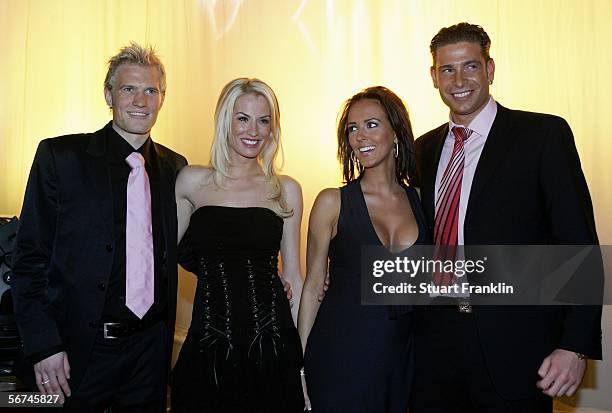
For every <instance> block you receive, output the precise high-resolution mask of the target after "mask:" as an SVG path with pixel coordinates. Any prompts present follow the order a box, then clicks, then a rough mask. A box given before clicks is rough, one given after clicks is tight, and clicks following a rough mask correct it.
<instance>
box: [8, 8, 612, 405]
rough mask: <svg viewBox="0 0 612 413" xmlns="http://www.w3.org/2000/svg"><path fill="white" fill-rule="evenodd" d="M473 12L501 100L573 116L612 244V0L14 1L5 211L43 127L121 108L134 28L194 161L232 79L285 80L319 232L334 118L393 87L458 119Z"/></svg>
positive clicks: (168, 131) (290, 160)
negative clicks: (456, 29) (457, 81)
mask: <svg viewBox="0 0 612 413" xmlns="http://www.w3.org/2000/svg"><path fill="white" fill-rule="evenodd" d="M459 21H469V22H473V23H478V24H481V25H482V26H483V27H484V28H485V29H486V30H487V31H488V33H489V35H490V36H491V38H492V41H493V44H492V48H491V55H492V57H493V58H494V59H495V61H496V68H497V71H496V76H495V83H494V85H493V89H492V93H493V95H494V97H495V98H496V99H497V100H498V101H499V102H500V103H502V104H504V105H505V106H507V107H511V108H520V109H525V110H532V111H540V112H547V113H554V114H557V115H560V116H563V117H565V118H566V119H567V120H568V122H569V123H570V125H571V126H572V128H573V131H574V134H575V137H576V145H577V147H578V151H579V153H580V155H581V159H582V166H583V169H584V171H585V174H586V177H587V180H588V182H589V186H590V189H591V195H592V198H593V202H594V206H595V214H596V219H597V225H598V231H599V235H600V240H601V242H602V243H604V244H612V217H611V214H610V212H612V155H610V150H609V149H608V148H609V145H610V136H609V135H610V134H609V119H610V113H611V112H612V76H610V74H609V72H610V68H611V67H612V52H611V50H612V49H611V48H610V46H609V44H608V43H609V39H610V38H612V24H610V22H611V21H612V2H611V1H610V0H582V1H577V0H548V1H546V0H514V1H509V0H508V1H501V0H498V1H490V0H432V1H425V0H378V1H376V0H370V1H367V0H182V1H174V0H129V1H128V0H0V53H1V60H0V165H1V171H2V173H1V174H0V215H14V214H19V212H20V208H21V202H22V199H23V192H24V189H25V184H26V180H27V175H28V172H29V168H30V165H31V162H32V158H33V155H34V151H35V149H36V146H37V144H38V142H39V141H40V140H41V139H43V138H45V137H50V136H56V135H60V134H66V133H75V132H82V131H93V130H96V129H98V128H100V127H101V126H102V125H103V124H104V123H105V122H107V121H108V120H109V119H110V113H109V111H108V109H107V107H106V105H105V103H104V99H103V94H102V82H103V78H104V74H105V71H106V67H105V62H106V60H107V59H108V57H109V56H111V55H113V54H114V53H116V51H117V50H118V49H119V47H121V46H122V45H125V44H127V43H128V42H129V41H131V40H134V41H137V42H140V43H144V44H152V45H155V46H156V47H157V49H158V51H159V53H160V55H161V56H162V58H163V60H164V62H165V64H166V69H167V72H168V90H167V96H166V101H165V104H164V108H163V109H162V111H161V113H160V117H159V119H158V122H157V125H156V126H155V128H154V130H153V136H154V138H155V139H156V140H157V141H159V142H161V143H164V144H166V145H168V146H170V147H172V148H173V149H175V150H176V151H178V152H180V153H183V154H185V155H186V156H187V157H188V159H189V161H190V163H206V162H207V161H208V156H209V146H210V142H211V136H212V115H213V111H214V106H215V103H216V99H217V95H218V93H219V91H220V90H221V88H222V86H223V85H224V84H225V83H227V82H228V81H229V80H231V79H233V78H235V77H239V76H249V77H259V78H261V79H263V80H264V81H266V82H268V83H269V84H270V85H271V86H272V88H273V89H274V90H275V91H276V93H277V95H278V98H279V101H280V105H281V115H282V117H281V120H282V127H283V145H284V153H285V164H284V169H283V172H284V173H286V174H289V175H291V176H293V177H295V178H296V179H297V180H298V181H300V182H301V184H302V186H303V190H304V204H305V211H304V212H305V215H304V217H305V218H304V231H303V232H304V234H305V229H306V224H307V217H308V213H309V211H310V208H311V205H312V202H313V200H314V197H315V196H316V194H317V193H318V191H319V190H320V189H322V188H324V187H328V186H338V185H339V184H340V175H339V168H338V164H337V161H336V157H335V152H336V144H335V122H336V116H337V113H338V110H339V108H340V105H341V103H342V102H343V100H345V99H346V98H348V97H349V96H350V95H352V94H353V93H355V92H357V91H358V90H360V89H362V88H364V87H366V86H370V85H375V84H382V85H385V86H387V87H389V88H391V89H392V90H394V91H395V92H396V93H398V94H399V95H400V96H401V97H402V98H403V99H404V100H405V102H406V103H407V105H408V107H409V110H410V113H411V118H412V121H413V126H414V130H415V134H416V135H419V134H422V133H424V132H426V131H427V130H429V129H431V128H433V127H435V126H437V125H439V124H441V123H442V122H444V121H445V120H446V119H447V110H446V108H445V107H444V106H443V104H442V103H441V101H440V99H439V97H438V95H437V91H436V90H434V89H433V87H432V85H431V81H430V79H429V71H428V68H429V65H430V64H431V62H430V60H431V59H430V55H429V51H428V44H429V41H430V39H431V37H432V36H433V35H434V34H435V33H436V32H437V30H438V29H439V28H441V27H443V26H447V25H450V24H453V23H456V22H459ZM524 150H525V151H528V150H529V148H527V147H526V148H525V149H524ZM516 167H517V168H520V167H521V165H517V166H516ZM303 241H305V236H303ZM302 249H304V246H303V248H302ZM192 284H193V280H192V279H191V278H188V277H185V276H184V275H183V278H182V286H183V289H182V292H181V297H180V304H179V305H180V307H179V320H178V322H179V325H180V324H182V325H187V324H188V322H189V308H190V307H189V305H190V304H189V302H190V300H191V298H192V296H191V292H190V288H192V287H193V285H192ZM608 315H609V314H608ZM608 323H609V322H608ZM607 334H609V330H608V333H607ZM604 339H605V340H607V342H606V343H607V344H606V346H607V348H608V349H610V348H612V343H611V341H612V340H611V339H610V338H609V337H608V336H606V337H604ZM606 371H607V372H608V373H606ZM596 373H597V377H596V380H594V381H595V382H596V384H593V383H591V384H590V386H591V387H593V388H594V390H592V391H591V390H587V391H586V392H585V391H583V395H584V396H583V400H585V401H583V402H581V403H590V404H591V405H594V406H595V405H600V406H602V407H603V405H602V403H604V404H608V403H609V405H612V402H611V401H610V400H609V398H610V397H609V396H607V397H608V399H606V395H605V394H603V393H604V391H603V388H605V386H604V387H602V386H601V383H602V382H603V383H607V384H608V388H609V387H610V386H609V385H610V384H611V383H612V368H598V369H597V370H596ZM585 394H586V395H585Z"/></svg>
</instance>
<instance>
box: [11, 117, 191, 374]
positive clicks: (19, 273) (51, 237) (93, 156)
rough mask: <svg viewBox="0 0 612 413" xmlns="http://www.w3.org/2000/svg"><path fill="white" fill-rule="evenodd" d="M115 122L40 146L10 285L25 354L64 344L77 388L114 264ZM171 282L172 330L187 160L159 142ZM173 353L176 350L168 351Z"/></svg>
mask: <svg viewBox="0 0 612 413" xmlns="http://www.w3.org/2000/svg"><path fill="white" fill-rule="evenodd" d="M107 128H111V123H109V124H107V125H106V126H105V127H104V128H103V129H101V130H99V131H97V132H95V133H89V134H79V135H68V136H62V137H58V138H51V139H45V140H43V141H42V142H40V144H39V146H38V150H37V152H36V156H35V158H34V163H33V165H32V169H31V171H30V177H29V179H28V185H27V189H26V193H25V199H24V204H23V208H22V211H21V224H20V228H19V232H18V235H17V238H16V241H15V248H14V251H15V252H14V257H15V261H14V268H13V279H12V283H11V287H12V294H13V300H14V308H15V318H16V321H17V324H18V327H19V331H20V333H21V336H22V339H23V343H24V353H25V356H26V357H28V356H32V355H36V354H40V353H44V352H45V351H48V350H49V349H52V348H54V347H58V346H62V347H63V348H64V349H65V350H66V352H67V354H68V360H69V362H70V366H71V382H72V383H73V386H74V385H75V384H78V383H79V382H80V379H81V378H82V376H83V373H84V372H85V369H86V367H87V361H88V359H89V356H90V353H91V350H92V346H93V342H94V337H95V334H96V331H97V329H98V327H99V326H98V322H99V320H100V317H101V314H102V310H103V307H104V302H105V294H106V289H105V286H106V285H108V279H109V277H110V273H111V267H112V260H113V248H114V240H113V217H112V211H113V208H112V206H113V202H112V193H111V181H110V174H109V169H108V163H107V159H106V155H107V150H106V142H107V132H106V129H107ZM154 150H155V152H156V159H157V165H155V168H154V170H156V175H155V176H151V179H157V180H158V182H159V190H160V192H161V194H160V197H159V199H160V210H161V214H160V216H161V223H162V227H163V233H164V241H163V245H164V252H163V257H162V260H161V262H162V263H163V269H162V271H165V273H166V275H167V277H168V287H169V288H168V292H167V293H168V309H169V311H168V317H167V325H168V328H169V330H170V332H171V334H170V337H172V336H173V334H172V332H173V330H174V319H175V312H176V289H177V265H176V242H177V241H176V233H177V220H176V201H175V196H174V183H175V180H176V175H177V173H178V171H179V170H180V169H181V168H182V167H183V166H184V165H186V163H187V162H186V160H185V158H184V157H182V156H181V155H178V154H176V153H174V152H172V151H171V150H170V149H168V148H165V147H164V146H162V145H159V144H156V143H155V144H154ZM169 348H170V349H171V348H172V346H170V347H169Z"/></svg>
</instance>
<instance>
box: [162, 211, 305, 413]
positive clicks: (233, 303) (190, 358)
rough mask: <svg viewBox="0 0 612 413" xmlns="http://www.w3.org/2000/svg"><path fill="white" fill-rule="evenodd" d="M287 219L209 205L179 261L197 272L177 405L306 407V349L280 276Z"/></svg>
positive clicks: (177, 412) (196, 216)
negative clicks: (303, 382)
mask: <svg viewBox="0 0 612 413" xmlns="http://www.w3.org/2000/svg"><path fill="white" fill-rule="evenodd" d="M282 233H283V220H282V218H280V217H279V216H277V215H276V214H275V213H274V212H273V211H272V210H270V209H266V208H260V207H252V208H232V207H222V206H204V207H201V208H199V209H197V210H196V211H195V212H194V213H193V214H192V216H191V222H190V224H189V228H188V229H187V232H186V233H185V236H184V238H183V240H182V242H181V246H180V248H179V250H180V258H179V259H180V262H181V265H182V266H183V267H185V268H186V269H187V270H188V271H191V272H193V273H194V274H196V275H197V277H198V283H197V289H196V292H195V298H194V304H193V315H192V321H191V326H190V328H189V332H188V334H187V338H186V340H185V343H184V344H183V347H182V349H181V352H180V354H179V357H178V360H177V363H176V366H175V368H174V371H173V376H172V395H171V400H172V412H173V413H181V412H199V413H203V412H245V413H248V412H251V413H267V412H283V413H285V412H301V411H302V410H303V407H304V399H303V394H302V387H301V381H300V373H299V371H300V368H301V366H302V363H303V360H302V348H301V344H300V339H299V336H298V333H297V330H296V328H295V326H294V324H293V320H292V318H291V311H290V308H289V302H288V300H287V297H286V295H285V293H284V291H283V286H282V283H281V281H280V279H279V276H278V271H277V264H278V262H277V260H278V252H279V246H280V241H281V238H282Z"/></svg>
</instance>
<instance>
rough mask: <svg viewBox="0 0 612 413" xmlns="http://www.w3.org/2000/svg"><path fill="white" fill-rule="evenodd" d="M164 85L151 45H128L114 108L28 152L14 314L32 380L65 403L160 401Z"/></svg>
mask: <svg viewBox="0 0 612 413" xmlns="http://www.w3.org/2000/svg"><path fill="white" fill-rule="evenodd" d="M165 89H166V82H165V71H164V67H163V65H162V63H161V61H160V60H159V58H158V57H157V56H156V54H155V52H154V51H153V50H152V49H151V48H143V47H141V46H139V45H137V44H131V45H129V46H127V47H124V48H123V49H121V50H120V52H119V53H118V54H117V55H116V56H114V57H112V58H111V59H110V60H109V68H108V73H107V75H106V79H105V82H104V95H105V98H106V102H107V104H108V105H109V107H110V108H111V109H112V112H113V120H112V121H111V122H109V123H108V124H107V125H106V126H105V127H104V128H102V129H101V130H99V131H97V132H94V133H88V134H80V135H70V136H62V137H58V138H52V139H45V140H43V141H42V142H41V143H40V145H39V147H38V150H37V152H36V156H35V158H34V163H33V165H32V170H31V172H30V177H29V180H28V186H27V189H26V194H25V200H24V204H23V208H22V213H21V226H20V229H19V233H18V236H17V239H16V243H15V263H14V268H13V273H14V276H13V281H12V292H13V297H14V307H15V317H16V320H17V324H18V326H19V330H20V332H21V336H22V337H23V343H24V353H25V356H26V358H27V360H28V361H29V362H31V363H32V364H33V370H34V374H35V380H36V386H37V387H38V389H39V390H40V391H41V392H44V393H47V394H58V395H60V399H61V400H62V401H63V400H64V396H66V397H67V401H66V405H65V406H66V408H67V410H70V411H78V412H84V411H87V412H92V413H93V412H102V411H103V410H104V409H105V408H107V407H109V406H110V407H112V410H113V412H162V411H165V390H166V377H167V372H168V367H169V363H170V354H171V352H172V338H173V330H174V316H175V310H176V288H177V266H176V237H177V221H176V203H175V197H174V182H175V179H176V175H177V173H178V171H179V170H180V169H181V168H182V167H183V166H184V165H185V164H186V160H185V158H184V157H182V156H181V155H178V154H176V153H174V152H172V151H171V150H169V149H168V148H165V147H164V146H162V145H159V144H157V143H154V142H153V141H152V140H151V137H150V131H151V128H152V127H153V125H154V124H155V121H156V119H157V114H158V112H159V110H160V109H161V107H162V104H163V102H164V94H165ZM31 368H32V366H30V369H31Z"/></svg>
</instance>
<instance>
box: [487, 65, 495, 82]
mask: <svg viewBox="0 0 612 413" xmlns="http://www.w3.org/2000/svg"><path fill="white" fill-rule="evenodd" d="M494 78H495V62H494V61H493V59H489V60H488V61H487V79H488V81H489V84H490V85H492V84H493V79H494Z"/></svg>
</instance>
